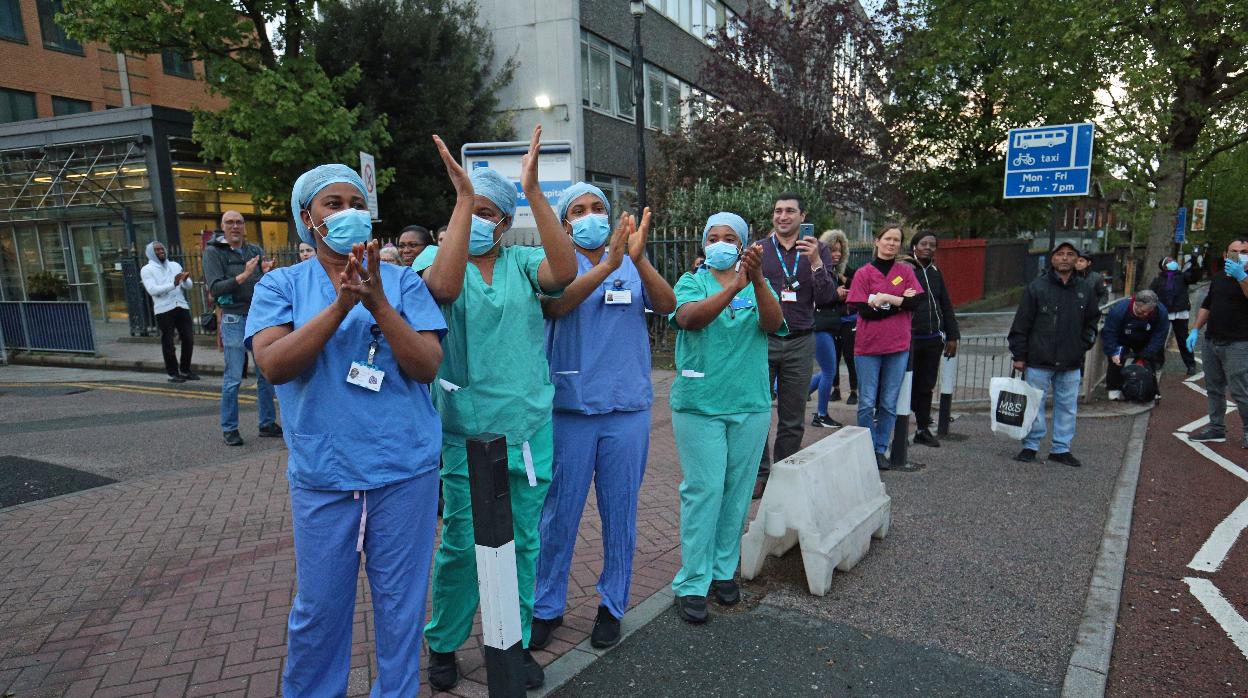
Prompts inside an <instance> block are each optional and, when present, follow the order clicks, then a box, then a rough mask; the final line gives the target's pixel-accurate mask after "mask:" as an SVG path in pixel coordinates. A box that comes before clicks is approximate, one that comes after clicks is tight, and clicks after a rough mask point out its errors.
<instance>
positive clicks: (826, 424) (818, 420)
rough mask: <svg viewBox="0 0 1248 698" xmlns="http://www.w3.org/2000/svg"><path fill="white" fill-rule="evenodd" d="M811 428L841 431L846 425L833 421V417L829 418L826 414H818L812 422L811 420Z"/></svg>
mask: <svg viewBox="0 0 1248 698" xmlns="http://www.w3.org/2000/svg"><path fill="white" fill-rule="evenodd" d="M810 426H812V427H820V428H823V429H840V428H841V427H843V426H845V425H844V424H841V423H840V422H838V421H836V420H835V419H832V418H831V417H829V416H827V415H826V414H816V415H815V416H814V417H812V418H811V420H810Z"/></svg>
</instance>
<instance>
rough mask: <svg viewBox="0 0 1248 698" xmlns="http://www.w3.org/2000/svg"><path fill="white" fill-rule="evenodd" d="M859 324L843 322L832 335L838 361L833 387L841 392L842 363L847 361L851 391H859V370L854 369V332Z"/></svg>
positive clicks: (846, 366)
mask: <svg viewBox="0 0 1248 698" xmlns="http://www.w3.org/2000/svg"><path fill="white" fill-rule="evenodd" d="M857 327H858V323H857V322H842V323H841V328H840V330H838V331H837V332H835V333H833V334H832V338H833V339H834V340H836V361H837V364H836V365H837V368H836V371H834V373H833V375H834V376H835V378H833V379H832V387H833V388H835V389H837V390H840V388H841V370H840V365H841V364H840V362H841V361H842V360H844V361H845V368H846V370H848V371H849V389H850V390H853V391H857V390H858V370H857V369H855V368H854V330H855V329H857Z"/></svg>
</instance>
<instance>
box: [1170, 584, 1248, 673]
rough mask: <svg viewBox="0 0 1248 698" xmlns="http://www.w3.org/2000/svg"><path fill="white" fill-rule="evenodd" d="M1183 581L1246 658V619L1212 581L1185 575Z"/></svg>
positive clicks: (1247, 641)
mask: <svg viewBox="0 0 1248 698" xmlns="http://www.w3.org/2000/svg"><path fill="white" fill-rule="evenodd" d="M1183 581H1185V582H1187V588H1188V589H1189V590H1190V591H1191V592H1192V596H1195V597H1196V598H1197V600H1199V601H1200V603H1201V605H1203V606H1204V607H1205V611H1207V612H1208V613H1209V615H1210V616H1212V617H1213V619H1214V620H1215V621H1217V622H1218V625H1220V626H1222V630H1223V631H1224V632H1225V633H1226V634H1227V636H1228V637H1230V638H1231V642H1234V643H1235V646H1236V647H1238V648H1239V651H1240V652H1241V653H1243V655H1244V658H1245V659H1248V621H1245V620H1244V617H1243V616H1241V615H1239V612H1238V611H1236V610H1235V607H1234V606H1232V605H1231V604H1230V602H1229V601H1227V600H1226V597H1224V596H1222V592H1221V591H1219V590H1218V588H1217V587H1216V586H1214V584H1213V582H1211V581H1209V580H1208V579H1201V578H1200V577H1186V578H1184V579H1183Z"/></svg>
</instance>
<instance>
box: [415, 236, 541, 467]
mask: <svg viewBox="0 0 1248 698" xmlns="http://www.w3.org/2000/svg"><path fill="white" fill-rule="evenodd" d="M544 259H546V252H545V250H543V249H542V248H540V247H522V246H514V245H513V246H510V247H504V248H502V249H501V250H499V253H498V259H497V260H495V262H494V279H493V281H494V283H493V284H486V283H485V280H484V279H482V278H481V272H480V271H479V270H478V269H477V267H476V265H474V264H472V263H469V264H468V268H467V270H465V272H464V288H463V291H461V292H460V294H459V297H458V298H456V299H455V301H454V302H453V303H451V304H450V305H443V306H441V307H442V314H443V315H445V316H446V325H447V333H446V338H445V339H443V340H442V355H443V358H442V365H441V366H440V367H439V368H438V380H436V381H434V384H433V385H432V386H431V388H432V392H433V395H434V400H433V404H434V406H435V407H437V408H438V412H439V413H441V415H442V430H443V438H444V439H445V440H447V441H451V442H454V443H456V444H462V443H464V442H465V441H466V440H467V439H469V438H472V437H474V436H477V435H479V434H487V433H490V434H502V435H504V436H506V437H507V443H508V444H509V445H511V444H520V443H523V442H525V441H528V440H529V437H531V436H532V435H533V434H534V432H536V431H537V430H538V429H539V428H540V427H542V426H543V425H545V424H546V423H547V422H549V421H550V415H551V404H552V402H553V400H554V396H555V388H554V386H553V385H552V384H551V382H550V367H549V365H548V364H547V363H546V322H545V320H544V319H543V317H542V305H541V302H540V301H539V300H538V294H539V293H541V294H542V295H545V296H548V297H557V296H559V295H560V294H559V293H549V292H546V291H542V290H541V287H540V286H538V282H537V268H538V267H539V266H540V265H541V263H542V260H544Z"/></svg>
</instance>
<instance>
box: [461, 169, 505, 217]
mask: <svg viewBox="0 0 1248 698" xmlns="http://www.w3.org/2000/svg"><path fill="white" fill-rule="evenodd" d="M470 179H471V180H472V188H473V190H474V191H475V192H476V193H477V194H480V195H481V196H484V197H485V198H487V199H489V200H490V201H493V202H494V205H495V206H497V207H498V210H499V211H502V213H503V215H504V216H514V215H515V214H516V185H515V184H512V182H511V180H509V179H507V178H506V177H504V176H502V175H501V174H499V173H498V171H497V170H491V169H490V168H488V167H482V168H479V169H476V170H473V171H472V175H471V176H470Z"/></svg>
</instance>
